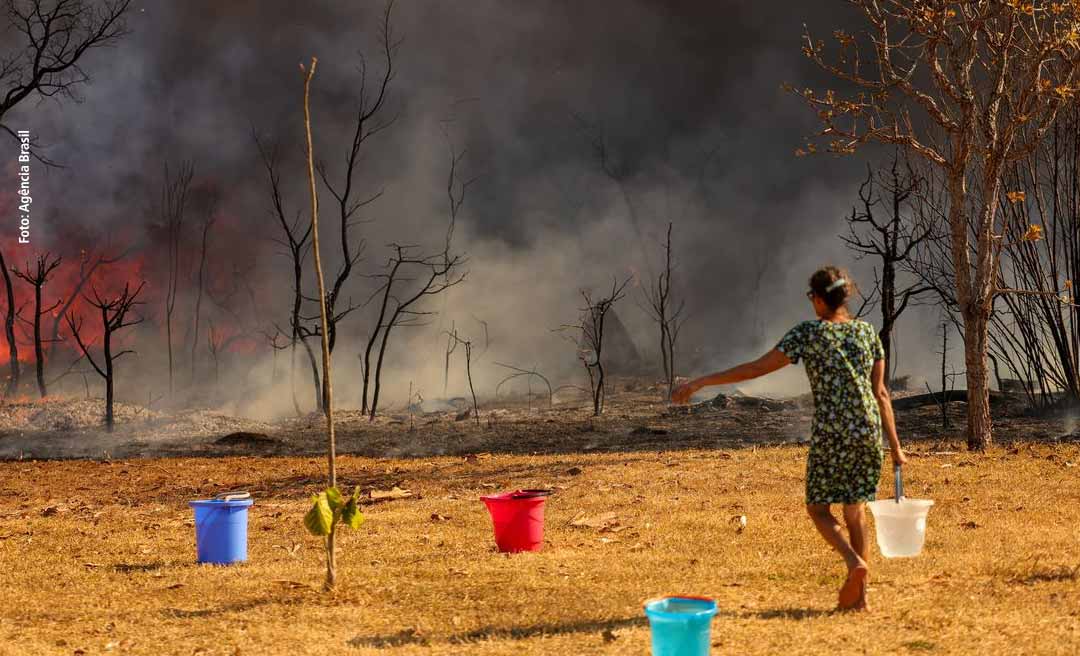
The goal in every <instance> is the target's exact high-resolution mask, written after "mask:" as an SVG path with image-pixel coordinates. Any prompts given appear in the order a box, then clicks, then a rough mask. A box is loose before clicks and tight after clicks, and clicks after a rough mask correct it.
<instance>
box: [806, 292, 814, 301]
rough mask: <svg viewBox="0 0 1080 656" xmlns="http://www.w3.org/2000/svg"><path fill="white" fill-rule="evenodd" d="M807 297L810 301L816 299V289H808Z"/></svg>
mask: <svg viewBox="0 0 1080 656" xmlns="http://www.w3.org/2000/svg"><path fill="white" fill-rule="evenodd" d="M806 298H807V300H810V301H812V300H814V290H812V289H811V290H809V291H807V292H806Z"/></svg>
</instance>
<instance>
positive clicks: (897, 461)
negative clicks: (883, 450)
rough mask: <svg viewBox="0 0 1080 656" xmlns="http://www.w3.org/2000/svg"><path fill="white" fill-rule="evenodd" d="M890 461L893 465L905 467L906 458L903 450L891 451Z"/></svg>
mask: <svg viewBox="0 0 1080 656" xmlns="http://www.w3.org/2000/svg"><path fill="white" fill-rule="evenodd" d="M892 461H893V464H894V465H900V466H903V465H906V464H907V456H906V455H904V450H903V449H893V450H892Z"/></svg>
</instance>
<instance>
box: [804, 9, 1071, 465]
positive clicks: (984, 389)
mask: <svg viewBox="0 0 1080 656" xmlns="http://www.w3.org/2000/svg"><path fill="white" fill-rule="evenodd" d="M850 4H851V5H853V6H854V7H855V8H856V10H857V11H858V13H859V14H860V15H861V17H862V18H863V19H865V27H866V29H865V31H864V32H863V33H861V37H862V38H860V36H853V35H850V34H848V33H847V32H845V31H843V30H837V31H835V32H834V37H835V40H836V44H837V50H836V52H835V56H830V55H827V54H826V48H825V43H824V41H822V40H816V39H813V38H812V37H811V36H810V34H809V33H807V34H806V36H805V39H804V46H803V53H804V54H805V55H806V56H807V57H808V58H809V59H810V61H811V62H813V63H815V64H816V65H818V66H819V67H820V68H821V69H822V70H823V71H825V72H826V73H827V74H829V75H831V76H832V77H834V78H836V79H837V80H840V81H843V82H844V83H846V84H848V85H851V86H853V87H855V90H854V91H853V92H852V93H850V94H847V95H846V96H845V94H842V93H838V92H835V91H833V90H828V91H826V92H825V93H816V92H815V91H813V90H812V89H807V90H805V91H802V92H801V95H802V96H803V97H804V98H805V99H806V101H807V103H808V104H809V105H810V107H811V108H812V109H813V110H814V111H815V112H816V113H817V115H818V117H819V118H820V119H821V121H822V123H823V129H822V130H821V132H820V133H819V136H821V137H823V138H825V139H827V140H828V141H829V147H828V149H829V150H830V151H831V152H835V153H840V154H846V153H851V152H854V151H855V150H856V148H858V147H859V146H861V145H863V144H865V143H867V142H872V141H876V142H883V143H888V144H894V145H897V146H900V147H902V148H904V149H905V150H906V151H908V152H909V153H911V154H913V155H918V156H919V157H921V158H923V159H924V160H925V161H927V162H928V163H930V164H931V165H932V166H935V167H937V168H938V169H939V170H940V171H941V172H942V173H943V175H944V177H945V179H946V188H947V200H948V206H947V213H946V218H947V225H948V231H949V244H950V249H949V257H950V260H951V263H952V265H953V270H954V274H955V277H954V278H953V280H954V287H955V293H956V301H957V306H958V309H959V313H960V317H961V319H962V324H963V331H964V333H963V334H964V351H965V362H966V372H967V386H968V404H967V411H968V417H967V420H968V421H967V442H968V446H969V448H972V449H984V448H985V447H986V446H987V445H989V444H990V442H991V439H992V434H991V422H990V398H989V386H988V370H987V363H986V356H987V347H988V325H989V322H990V317H991V315H992V312H993V303H994V297H995V296H996V295H997V293H998V292H999V291H1000V290H998V288H997V287H996V282H997V252H998V250H999V244H998V239H997V235H998V234H999V233H998V230H997V229H996V226H997V218H998V211H997V210H998V202H999V196H1000V192H1001V191H1002V176H1003V174H1004V173H1005V171H1006V167H1007V166H1009V165H1010V163H1012V162H1016V161H1018V160H1021V159H1023V158H1024V157H1026V156H1027V155H1028V154H1029V153H1030V152H1031V151H1032V150H1033V149H1034V148H1035V147H1036V146H1037V145H1038V143H1039V142H1040V141H1041V139H1042V137H1043V135H1044V134H1045V132H1046V131H1047V130H1048V129H1049V128H1050V127H1051V126H1052V125H1053V124H1054V121H1055V119H1056V118H1057V114H1058V111H1059V109H1061V108H1062V107H1064V106H1065V105H1066V104H1067V103H1069V102H1071V99H1072V98H1073V97H1074V96H1075V93H1076V90H1077V77H1078V74H1080V40H1078V39H1077V37H1076V35H1077V33H1078V32H1080V6H1077V5H1075V4H1072V3H1053V4H1051V3H1040V4H1038V5H1036V4H1035V3H1028V2H1019V1H1010V2H1001V1H1000V0H970V1H967V2H953V1H946V0H907V1H901V0H851V1H850ZM867 51H869V52H867ZM864 55H868V56H864ZM867 61H869V62H870V67H869V68H868V67H866V66H864V63H865V62H867ZM913 112H914V113H915V114H916V115H913ZM810 150H813V147H812V146H810V147H808V148H807V150H806V151H802V152H804V153H805V152H807V151H810Z"/></svg>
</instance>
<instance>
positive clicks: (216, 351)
mask: <svg viewBox="0 0 1080 656" xmlns="http://www.w3.org/2000/svg"><path fill="white" fill-rule="evenodd" d="M207 323H208V326H207V330H206V350H207V351H208V352H209V353H210V361H211V362H213V363H214V383H215V384H216V383H219V382H220V381H221V369H220V366H219V358H220V357H221V352H222V350H223V348H224V346H225V339H224V338H223V336H222V334H221V331H220V330H218V328H217V327H216V326H215V325H214V321H213V319H211V320H209V321H208V322H207Z"/></svg>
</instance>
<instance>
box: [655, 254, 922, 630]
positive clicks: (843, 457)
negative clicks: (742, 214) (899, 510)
mask: <svg viewBox="0 0 1080 656" xmlns="http://www.w3.org/2000/svg"><path fill="white" fill-rule="evenodd" d="M853 289H854V285H853V284H852V282H851V278H850V276H848V275H847V274H846V273H844V272H842V271H841V270H839V269H837V268H836V267H832V266H829V267H825V268H823V269H821V270H819V271H817V272H816V273H814V275H813V276H811V277H810V290H809V291H808V292H807V293H806V296H807V298H808V299H810V302H811V303H813V306H814V312H815V313H816V314H817V317H818V318H817V320H816V321H804V322H802V323H800V324H798V325H797V326H795V327H794V328H792V329H791V330H790V331H788V333H787V334H786V335H784V338H783V339H781V340H780V343H779V344H777V345H776V348H774V349H773V350H771V351H769V352H768V353H766V354H765V355H764V356H762V357H760V358H758V359H757V360H755V361H753V362H748V363H745V364H741V365H739V366H737V367H733V368H731V369H728V370H726V371H721V372H719V373H715V374H710V375H708V376H703V377H701V378H697V379H695V380H692V381H690V382H689V383H687V384H685V385H683V386H681V387H679V388H678V389H676V390H675V391H674V392H673V393H672V401H673V402H675V403H686V402H687V401H689V399H690V396H691V395H693V393H694V392H696V391H697V390H699V389H701V388H703V387H707V386H710V385H726V384H730V383H738V382H741V381H744V380H750V379H752V378H758V377H759V376H764V375H765V374H768V373H772V372H773V371H776V370H777V369H780V368H782V367H785V366H787V365H789V364H797V363H798V362H799V361H800V360H803V361H804V362H805V363H806V374H807V377H808V378H809V379H810V388H811V390H812V391H813V395H814V421H813V428H812V431H811V440H810V453H809V457H808V459H807V463H806V510H807V512H808V513H809V514H810V518H811V519H813V520H814V525H815V526H816V527H817V530H818V531H819V532H820V533H821V535H822V537H824V538H825V541H826V542H828V543H829V545H830V546H832V547H833V548H834V549H836V551H838V552H839V553H840V555H841V556H843V558H844V562H845V563H846V564H847V568H848V576H847V580H846V581H845V582H844V585H843V586H842V587H841V588H840V594H839V604H838V606H839V608H841V609H844V610H866V609H867V605H866V582H867V576H868V574H869V566H868V564H867V563H868V561H869V545H868V531H867V525H866V502H867V501H873V500H874V499H875V498H876V497H877V486H878V480H879V479H880V478H881V465H882V459H883V449H882V444H881V433H882V429H884V432H885V435H886V437H887V438H888V440H889V448H890V450H891V452H892V459H893V461H894V462H895V463H897V464H900V465H903V464H905V463H906V462H907V458H906V457H905V456H904V452H903V450H902V449H901V448H900V440H899V439H898V438H897V436H896V424H895V422H894V420H893V411H892V402H891V401H890V398H889V390H888V387H886V385H885V353H884V351H883V349H882V347H881V341H880V340H879V339H878V335H877V332H876V331H875V330H874V328H873V326H871V325H870V324H868V323H866V322H864V321H859V320H856V319H854V318H852V316H851V314H850V312H848V308H847V299H848V297H849V296H850V295H851V292H852V291H853ZM833 504H837V505H840V506H841V507H842V511H841V512H842V514H843V517H844V522H845V524H846V525H847V529H848V536H847V537H845V536H844V532H843V530H842V528H841V527H840V524H839V523H838V522H837V520H836V518H835V517H834V516H833V514H832V511H831V509H830V506H832V505H833Z"/></svg>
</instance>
